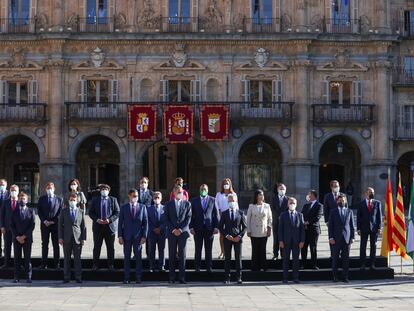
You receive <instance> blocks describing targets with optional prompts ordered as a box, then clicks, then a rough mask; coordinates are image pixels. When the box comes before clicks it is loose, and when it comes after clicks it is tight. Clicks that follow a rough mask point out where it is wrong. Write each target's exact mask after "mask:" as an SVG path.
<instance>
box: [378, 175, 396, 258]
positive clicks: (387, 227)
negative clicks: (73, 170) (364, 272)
mask: <svg viewBox="0 0 414 311" xmlns="http://www.w3.org/2000/svg"><path fill="white" fill-rule="evenodd" d="M393 209H394V207H393V201H392V187H391V180H390V174H388V181H387V193H386V195H385V210H384V227H383V230H382V243H381V256H384V257H388V254H389V253H390V252H391V251H392V250H393V249H394V248H395V247H394V241H393V228H394V213H393Z"/></svg>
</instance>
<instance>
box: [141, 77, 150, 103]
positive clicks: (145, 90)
mask: <svg viewBox="0 0 414 311" xmlns="http://www.w3.org/2000/svg"><path fill="white" fill-rule="evenodd" d="M152 88H153V83H152V81H151V80H150V79H143V80H142V81H141V92H140V100H141V101H150V100H152V99H153V98H152V96H151V95H152Z"/></svg>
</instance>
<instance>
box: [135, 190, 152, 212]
mask: <svg viewBox="0 0 414 311" xmlns="http://www.w3.org/2000/svg"><path fill="white" fill-rule="evenodd" d="M152 195H153V193H152V191H151V190H149V189H147V191H145V192H144V195H143V197H142V198H141V189H138V203H141V204H144V205H145V206H146V207H147V208H148V207H150V206H151V205H152Z"/></svg>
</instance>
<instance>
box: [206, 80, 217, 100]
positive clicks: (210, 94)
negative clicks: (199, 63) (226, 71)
mask: <svg viewBox="0 0 414 311" xmlns="http://www.w3.org/2000/svg"><path fill="white" fill-rule="evenodd" d="M219 92H220V84H219V82H218V80H217V79H209V80H208V81H207V85H206V96H207V101H210V102H215V101H219V100H220V94H219Z"/></svg>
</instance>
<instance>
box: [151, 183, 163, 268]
mask: <svg viewBox="0 0 414 311" xmlns="http://www.w3.org/2000/svg"><path fill="white" fill-rule="evenodd" d="M161 200H162V194H161V192H158V191H156V192H154V193H153V201H154V204H153V205H151V206H150V207H149V208H148V210H147V212H148V240H147V247H148V252H149V259H150V272H154V270H155V269H158V270H159V271H165V270H164V265H165V256H164V249H165V240H166V238H167V227H166V219H165V212H164V205H162V204H161ZM156 248H158V264H157V265H156V262H155V249H156Z"/></svg>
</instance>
